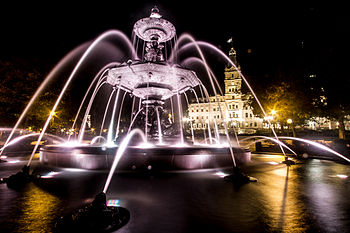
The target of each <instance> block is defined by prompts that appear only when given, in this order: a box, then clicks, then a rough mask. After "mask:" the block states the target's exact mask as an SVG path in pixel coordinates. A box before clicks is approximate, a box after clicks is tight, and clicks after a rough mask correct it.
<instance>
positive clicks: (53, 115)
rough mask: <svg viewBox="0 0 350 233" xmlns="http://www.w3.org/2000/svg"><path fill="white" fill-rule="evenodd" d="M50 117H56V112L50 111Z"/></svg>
mask: <svg viewBox="0 0 350 233" xmlns="http://www.w3.org/2000/svg"><path fill="white" fill-rule="evenodd" d="M49 115H50V116H51V117H57V113H56V112H55V111H50V114H49Z"/></svg>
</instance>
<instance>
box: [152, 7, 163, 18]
mask: <svg viewBox="0 0 350 233" xmlns="http://www.w3.org/2000/svg"><path fill="white" fill-rule="evenodd" d="M149 17H150V18H156V19H160V18H162V15H161V14H159V9H158V7H157V6H154V7H153V8H152V9H151V15H150V16H149Z"/></svg>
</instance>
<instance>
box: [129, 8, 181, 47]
mask: <svg viewBox="0 0 350 233" xmlns="http://www.w3.org/2000/svg"><path fill="white" fill-rule="evenodd" d="M133 30H134V32H135V34H136V35H137V36H138V37H139V38H141V39H142V40H144V41H154V40H156V41H158V42H159V43H160V42H166V41H168V40H171V39H172V38H173V37H174V36H175V34H176V29H175V27H174V25H173V24H172V23H170V22H169V21H167V20H165V19H162V16H161V15H160V14H159V10H158V8H157V7H154V8H152V10H151V15H150V16H149V17H147V18H143V19H140V20H138V21H137V22H136V23H135V24H134V29H133Z"/></svg>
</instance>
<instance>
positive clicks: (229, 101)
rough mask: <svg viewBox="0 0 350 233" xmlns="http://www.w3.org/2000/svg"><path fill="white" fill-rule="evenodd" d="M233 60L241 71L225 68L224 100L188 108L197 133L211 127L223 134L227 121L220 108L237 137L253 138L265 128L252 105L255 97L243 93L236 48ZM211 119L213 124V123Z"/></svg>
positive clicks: (213, 99)
mask: <svg viewBox="0 0 350 233" xmlns="http://www.w3.org/2000/svg"><path fill="white" fill-rule="evenodd" d="M229 57H230V59H231V60H232V61H233V62H234V64H235V65H236V67H237V69H236V68H235V67H234V66H232V65H227V66H226V67H225V71H224V74H225V81H224V82H225V90H224V96H221V95H218V96H217V98H216V97H215V96H210V97H209V99H210V102H209V103H208V101H203V100H202V99H199V101H198V102H199V103H198V102H197V101H196V100H195V101H193V102H192V103H191V104H189V106H188V118H189V120H190V121H191V122H192V127H193V129H194V130H201V129H205V128H207V127H208V124H211V127H218V129H219V131H221V132H222V131H223V129H224V127H223V126H224V125H223V122H224V121H223V120H224V119H222V117H221V114H220V108H221V110H222V112H223V117H224V118H225V120H226V122H227V126H228V129H229V130H230V129H233V128H234V129H235V130H236V132H237V133H248V134H249V133H255V132H256V130H257V129H259V128H263V119H262V118H260V117H257V116H255V115H254V113H253V108H252V106H251V105H250V99H251V98H252V95H251V93H249V92H248V93H242V78H241V75H240V70H241V67H240V65H239V64H238V62H237V56H236V51H235V49H234V48H233V47H232V48H231V49H230V51H229ZM217 100H218V101H217ZM225 104H226V105H225ZM219 106H220V108H219ZM209 119H213V121H210V122H209Z"/></svg>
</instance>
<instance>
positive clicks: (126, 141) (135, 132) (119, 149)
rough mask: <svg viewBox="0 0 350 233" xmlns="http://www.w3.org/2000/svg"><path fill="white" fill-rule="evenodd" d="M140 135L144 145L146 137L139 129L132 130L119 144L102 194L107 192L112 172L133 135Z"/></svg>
mask: <svg viewBox="0 0 350 233" xmlns="http://www.w3.org/2000/svg"><path fill="white" fill-rule="evenodd" d="M136 134H138V135H140V136H141V138H142V141H143V142H144V143H147V139H146V136H145V134H144V133H143V132H142V130H140V129H133V130H132V131H131V132H130V133H129V134H128V135H127V136H126V137H125V138H124V139H123V141H122V142H121V143H120V146H119V148H118V150H117V152H116V154H115V157H114V160H113V164H112V167H111V169H110V171H109V174H108V177H107V180H106V183H105V186H104V188H103V191H102V192H104V193H106V192H107V189H108V186H109V184H110V182H111V180H112V177H113V174H114V171H115V168H116V167H117V165H118V162H119V160H120V158H121V157H122V155H123V154H124V151H125V149H126V148H127V146H128V144H129V142H130V140H131V138H132V137H133V136H134V135H136Z"/></svg>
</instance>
